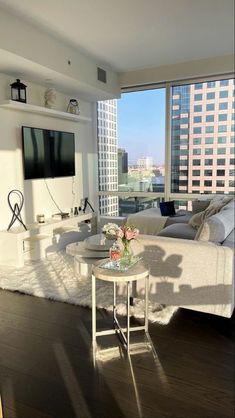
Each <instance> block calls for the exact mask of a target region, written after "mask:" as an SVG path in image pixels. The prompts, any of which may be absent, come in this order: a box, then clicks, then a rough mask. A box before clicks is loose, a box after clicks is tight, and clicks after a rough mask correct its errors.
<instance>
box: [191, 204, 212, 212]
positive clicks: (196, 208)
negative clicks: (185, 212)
mask: <svg viewBox="0 0 235 418" xmlns="http://www.w3.org/2000/svg"><path fill="white" fill-rule="evenodd" d="M210 203H211V201H210V200H193V201H192V209H193V210H192V212H193V215H195V213H199V212H202V211H204V210H205V209H206V208H208V206H209V204H210Z"/></svg>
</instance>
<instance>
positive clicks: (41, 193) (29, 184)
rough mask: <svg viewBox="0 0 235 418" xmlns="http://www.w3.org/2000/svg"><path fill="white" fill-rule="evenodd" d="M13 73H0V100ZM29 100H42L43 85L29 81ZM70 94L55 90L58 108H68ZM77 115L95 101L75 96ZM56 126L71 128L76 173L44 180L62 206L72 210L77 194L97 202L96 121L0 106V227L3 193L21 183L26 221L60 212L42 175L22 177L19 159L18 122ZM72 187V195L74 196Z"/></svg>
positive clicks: (89, 111)
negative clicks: (79, 121) (82, 99)
mask: <svg viewBox="0 0 235 418" xmlns="http://www.w3.org/2000/svg"><path fill="white" fill-rule="evenodd" d="M13 81H14V79H13V78H12V77H10V76H7V75H3V74H0V101H2V100H5V99H8V98H10V87H9V84H10V83H11V82H13ZM24 82H26V84H27V86H28V87H27V102H28V103H31V104H36V105H41V106H43V105H44V91H45V88H44V87H41V86H39V85H35V84H30V83H27V81H26V80H24ZM69 99H70V97H66V96H64V95H62V94H59V93H58V94H57V108H58V109H59V110H64V111H65V110H66V107H67V104H68V101H69ZM79 102H80V109H81V115H83V116H87V117H93V116H95V113H94V106H95V105H94V104H92V103H88V102H84V101H82V102H81V101H79ZM22 125H26V126H33V127H39V128H47V129H55V130H61V131H68V132H74V134H75V144H76V145H75V148H76V157H75V158H76V160H75V161H76V176H75V177H74V184H73V185H72V180H73V179H72V178H71V177H67V178H66V177H65V178H56V179H48V180H47V184H48V186H49V188H50V190H51V193H52V195H53V197H54V199H55V201H56V202H57V204H58V205H59V207H60V208H61V210H62V211H70V208H71V206H72V205H73V206H78V205H79V204H80V199H81V198H83V197H85V196H89V200H90V202H91V203H92V205H94V206H95V207H96V201H97V197H96V192H97V187H98V186H97V182H98V180H97V154H96V139H95V138H96V136H95V132H94V124H93V123H89V124H81V123H75V122H71V121H66V120H62V119H58V118H51V117H48V116H44V115H37V114H31V113H28V112H19V111H15V110H9V109H4V108H1V107H0V229H1V230H2V229H6V228H7V226H8V224H9V222H10V219H11V212H10V210H9V207H8V204H7V195H8V193H9V192H10V190H12V189H19V190H21V191H22V193H23V194H24V196H25V205H24V208H23V211H22V217H23V220H24V221H25V222H26V223H29V222H32V221H34V220H35V216H36V214H38V213H44V214H45V215H46V217H50V216H51V215H52V214H53V213H56V212H58V209H57V208H56V206H55V204H54V203H53V202H52V200H51V198H50V196H49V193H48V191H47V188H46V185H45V182H44V180H41V179H40V180H24V178H23V160H22V139H21V126H22ZM72 189H73V190H74V193H75V197H74V200H73V195H72Z"/></svg>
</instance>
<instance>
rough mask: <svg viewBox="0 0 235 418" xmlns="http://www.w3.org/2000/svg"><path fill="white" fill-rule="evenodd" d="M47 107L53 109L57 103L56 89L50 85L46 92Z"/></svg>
mask: <svg viewBox="0 0 235 418" xmlns="http://www.w3.org/2000/svg"><path fill="white" fill-rule="evenodd" d="M44 98H45V107H48V108H49V109H52V108H54V107H55V105H56V90H55V89H54V87H49V88H48V89H46V91H45V94H44Z"/></svg>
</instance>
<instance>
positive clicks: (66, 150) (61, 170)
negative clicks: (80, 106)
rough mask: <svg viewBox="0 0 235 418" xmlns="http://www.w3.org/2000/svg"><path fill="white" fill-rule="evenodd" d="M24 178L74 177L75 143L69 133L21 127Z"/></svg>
mask: <svg viewBox="0 0 235 418" xmlns="http://www.w3.org/2000/svg"><path fill="white" fill-rule="evenodd" d="M22 142H23V161H24V178H25V179H26V180H29V179H39V178H48V177H53V178H54V177H67V176H74V175H75V142H74V134H73V133H71V132H61V131H52V130H49V129H40V128H30V127H27V126H22Z"/></svg>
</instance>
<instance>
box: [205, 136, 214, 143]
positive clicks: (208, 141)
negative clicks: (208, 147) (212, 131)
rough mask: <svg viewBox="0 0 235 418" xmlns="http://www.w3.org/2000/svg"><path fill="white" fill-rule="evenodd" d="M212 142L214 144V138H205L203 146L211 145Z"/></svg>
mask: <svg viewBox="0 0 235 418" xmlns="http://www.w3.org/2000/svg"><path fill="white" fill-rule="evenodd" d="M213 142H214V138H211V137H209V138H205V144H213Z"/></svg>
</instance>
